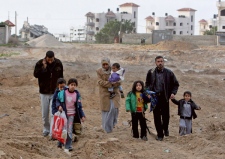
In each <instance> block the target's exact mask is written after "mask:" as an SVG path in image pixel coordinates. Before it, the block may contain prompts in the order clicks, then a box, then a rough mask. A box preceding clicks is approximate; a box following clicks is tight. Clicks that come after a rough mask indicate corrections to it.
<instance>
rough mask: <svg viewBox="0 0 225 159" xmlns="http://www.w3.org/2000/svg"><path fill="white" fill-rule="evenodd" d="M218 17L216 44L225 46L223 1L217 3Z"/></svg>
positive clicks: (224, 6) (224, 8) (224, 4)
mask: <svg viewBox="0 0 225 159" xmlns="http://www.w3.org/2000/svg"><path fill="white" fill-rule="evenodd" d="M217 8H218V16H217V21H218V22H217V32H216V35H217V36H218V40H217V44H218V45H225V1H221V0H219V1H217Z"/></svg>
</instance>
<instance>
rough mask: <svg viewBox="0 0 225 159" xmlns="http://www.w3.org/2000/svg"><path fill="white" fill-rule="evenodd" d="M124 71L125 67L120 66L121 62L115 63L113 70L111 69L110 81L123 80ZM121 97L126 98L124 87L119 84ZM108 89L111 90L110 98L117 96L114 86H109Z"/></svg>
mask: <svg viewBox="0 0 225 159" xmlns="http://www.w3.org/2000/svg"><path fill="white" fill-rule="evenodd" d="M124 73H125V69H124V68H121V67H120V64H119V63H114V64H113V65H112V70H111V75H110V77H109V82H111V83H114V82H118V81H120V80H121V81H123V80H124ZM119 90H120V94H121V98H124V94H123V88H122V86H119ZM108 91H109V92H110V97H109V98H110V99H112V98H113V97H115V96H116V93H115V92H114V91H113V87H110V88H108Z"/></svg>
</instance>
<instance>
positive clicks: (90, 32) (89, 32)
mask: <svg viewBox="0 0 225 159" xmlns="http://www.w3.org/2000/svg"><path fill="white" fill-rule="evenodd" d="M86 33H87V35H95V32H94V31H87V32H86Z"/></svg>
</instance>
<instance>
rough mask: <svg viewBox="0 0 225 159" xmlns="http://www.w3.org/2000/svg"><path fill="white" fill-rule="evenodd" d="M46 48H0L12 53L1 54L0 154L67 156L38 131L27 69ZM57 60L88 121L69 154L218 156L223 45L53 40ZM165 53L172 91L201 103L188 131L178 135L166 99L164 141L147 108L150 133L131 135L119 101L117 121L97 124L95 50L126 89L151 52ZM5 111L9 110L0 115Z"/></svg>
mask: <svg viewBox="0 0 225 159" xmlns="http://www.w3.org/2000/svg"><path fill="white" fill-rule="evenodd" d="M48 49H49V48H2V47H0V53H1V52H4V53H5V54H10V53H17V54H12V56H10V57H1V58H0V73H1V74H0V101H1V102H0V108H1V113H0V137H1V144H0V156H1V158H5V159H10V158H12V159H18V158H22V159H30V158H32V159H43V158H46V159H47V158H62V159H64V158H65V159H67V158H69V157H68V156H66V155H65V153H64V152H63V151H62V150H60V149H58V148H57V147H56V141H49V140H48V138H44V137H42V133H41V132H42V123H41V112H40V102H39V93H38V86H37V80H36V79H35V78H34V77H33V67H34V65H35V63H36V61H37V60H38V59H40V58H43V56H44V52H46V51H47V50H48ZM52 50H53V51H54V52H55V53H56V57H58V58H59V59H61V60H62V62H63V64H64V68H65V77H66V79H67V80H68V79H69V78H70V77H76V78H77V79H78V82H79V87H78V89H79V91H80V92H81V95H82V97H83V105H84V111H85V113H86V116H87V121H86V122H85V123H84V134H83V135H81V136H80V137H79V141H78V142H76V143H73V147H74V148H75V150H74V151H73V152H72V154H71V155H72V158H79V159H88V158H93V159H95V158H96V159H97V158H107V159H112V158H121V159H123V158H124V159H127V158H135V159H139V158H141V159H142V158H146V159H147V158H157V159H161V158H174V159H175V158H179V159H192V158H199V159H200V158H202V159H203V158H204V159H211V158H221V159H222V158H225V153H224V149H225V103H224V100H223V99H224V88H223V87H224V82H225V81H224V80H222V79H224V78H225V73H224V70H225V67H224V66H225V65H224V64H225V53H224V52H223V51H221V50H224V48H223V47H221V48H214V49H213V48H212V47H210V48H207V47H206V48H203V49H198V50H192V51H185V52H179V54H177V53H174V52H171V51H158V52H157V51H149V50H146V51H143V50H141V51H139V50H138V49H134V46H126V45H122V46H120V45H75V46H74V48H68V49H65V48H64V49H62V48H61V49H60V48H52ZM158 54H160V55H162V56H165V58H166V59H167V62H166V67H168V68H170V69H172V70H173V71H174V72H175V74H176V76H177V78H178V80H179V82H180V85H181V86H180V88H179V92H178V94H177V98H178V99H179V98H182V93H183V92H184V91H185V90H190V91H192V92H193V100H194V101H195V102H196V103H197V104H199V105H200V106H201V107H202V110H201V111H197V114H198V118H197V119H196V120H194V121H193V134H191V135H189V136H184V137H180V136H178V124H179V123H178V122H179V117H178V116H177V107H176V106H175V105H173V104H171V107H170V110H171V118H170V126H169V129H170V136H169V137H167V138H165V139H164V141H163V142H158V141H156V140H155V130H154V125H153V117H152V113H149V112H147V113H146V116H147V118H148V119H149V120H150V121H151V122H149V123H148V126H149V127H150V131H151V134H150V135H148V139H149V140H148V141H147V142H144V141H142V140H140V139H138V140H137V139H133V138H132V137H131V128H130V127H129V126H128V125H126V122H127V120H129V119H130V118H131V117H130V114H129V113H126V112H125V108H124V102H125V101H124V99H123V100H122V101H121V108H120V114H119V122H118V125H117V127H116V128H115V130H114V131H113V133H110V134H106V133H104V132H103V131H102V129H101V112H100V109H99V101H98V96H99V95H98V86H97V84H96V80H97V79H96V72H95V70H96V69H97V68H98V67H99V62H100V59H101V57H103V56H107V57H109V58H110V59H111V61H112V63H113V62H119V63H121V65H122V66H123V67H125V68H126V70H127V74H126V81H125V82H124V83H123V88H124V90H125V92H126V93H127V92H128V91H129V90H130V89H131V87H132V83H133V81H135V80H139V79H140V80H143V81H144V80H145V76H146V73H147V71H148V70H149V68H151V67H154V57H155V56H156V55H158ZM4 114H8V115H9V116H4V117H1V115H4Z"/></svg>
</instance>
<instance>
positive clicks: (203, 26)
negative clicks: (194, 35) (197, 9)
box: [199, 18, 217, 35]
mask: <svg viewBox="0 0 225 159" xmlns="http://www.w3.org/2000/svg"><path fill="white" fill-rule="evenodd" d="M216 26H217V20H216V19H213V18H212V19H209V20H205V19H202V20H200V21H199V35H204V32H205V31H207V30H210V29H211V28H213V27H216Z"/></svg>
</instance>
